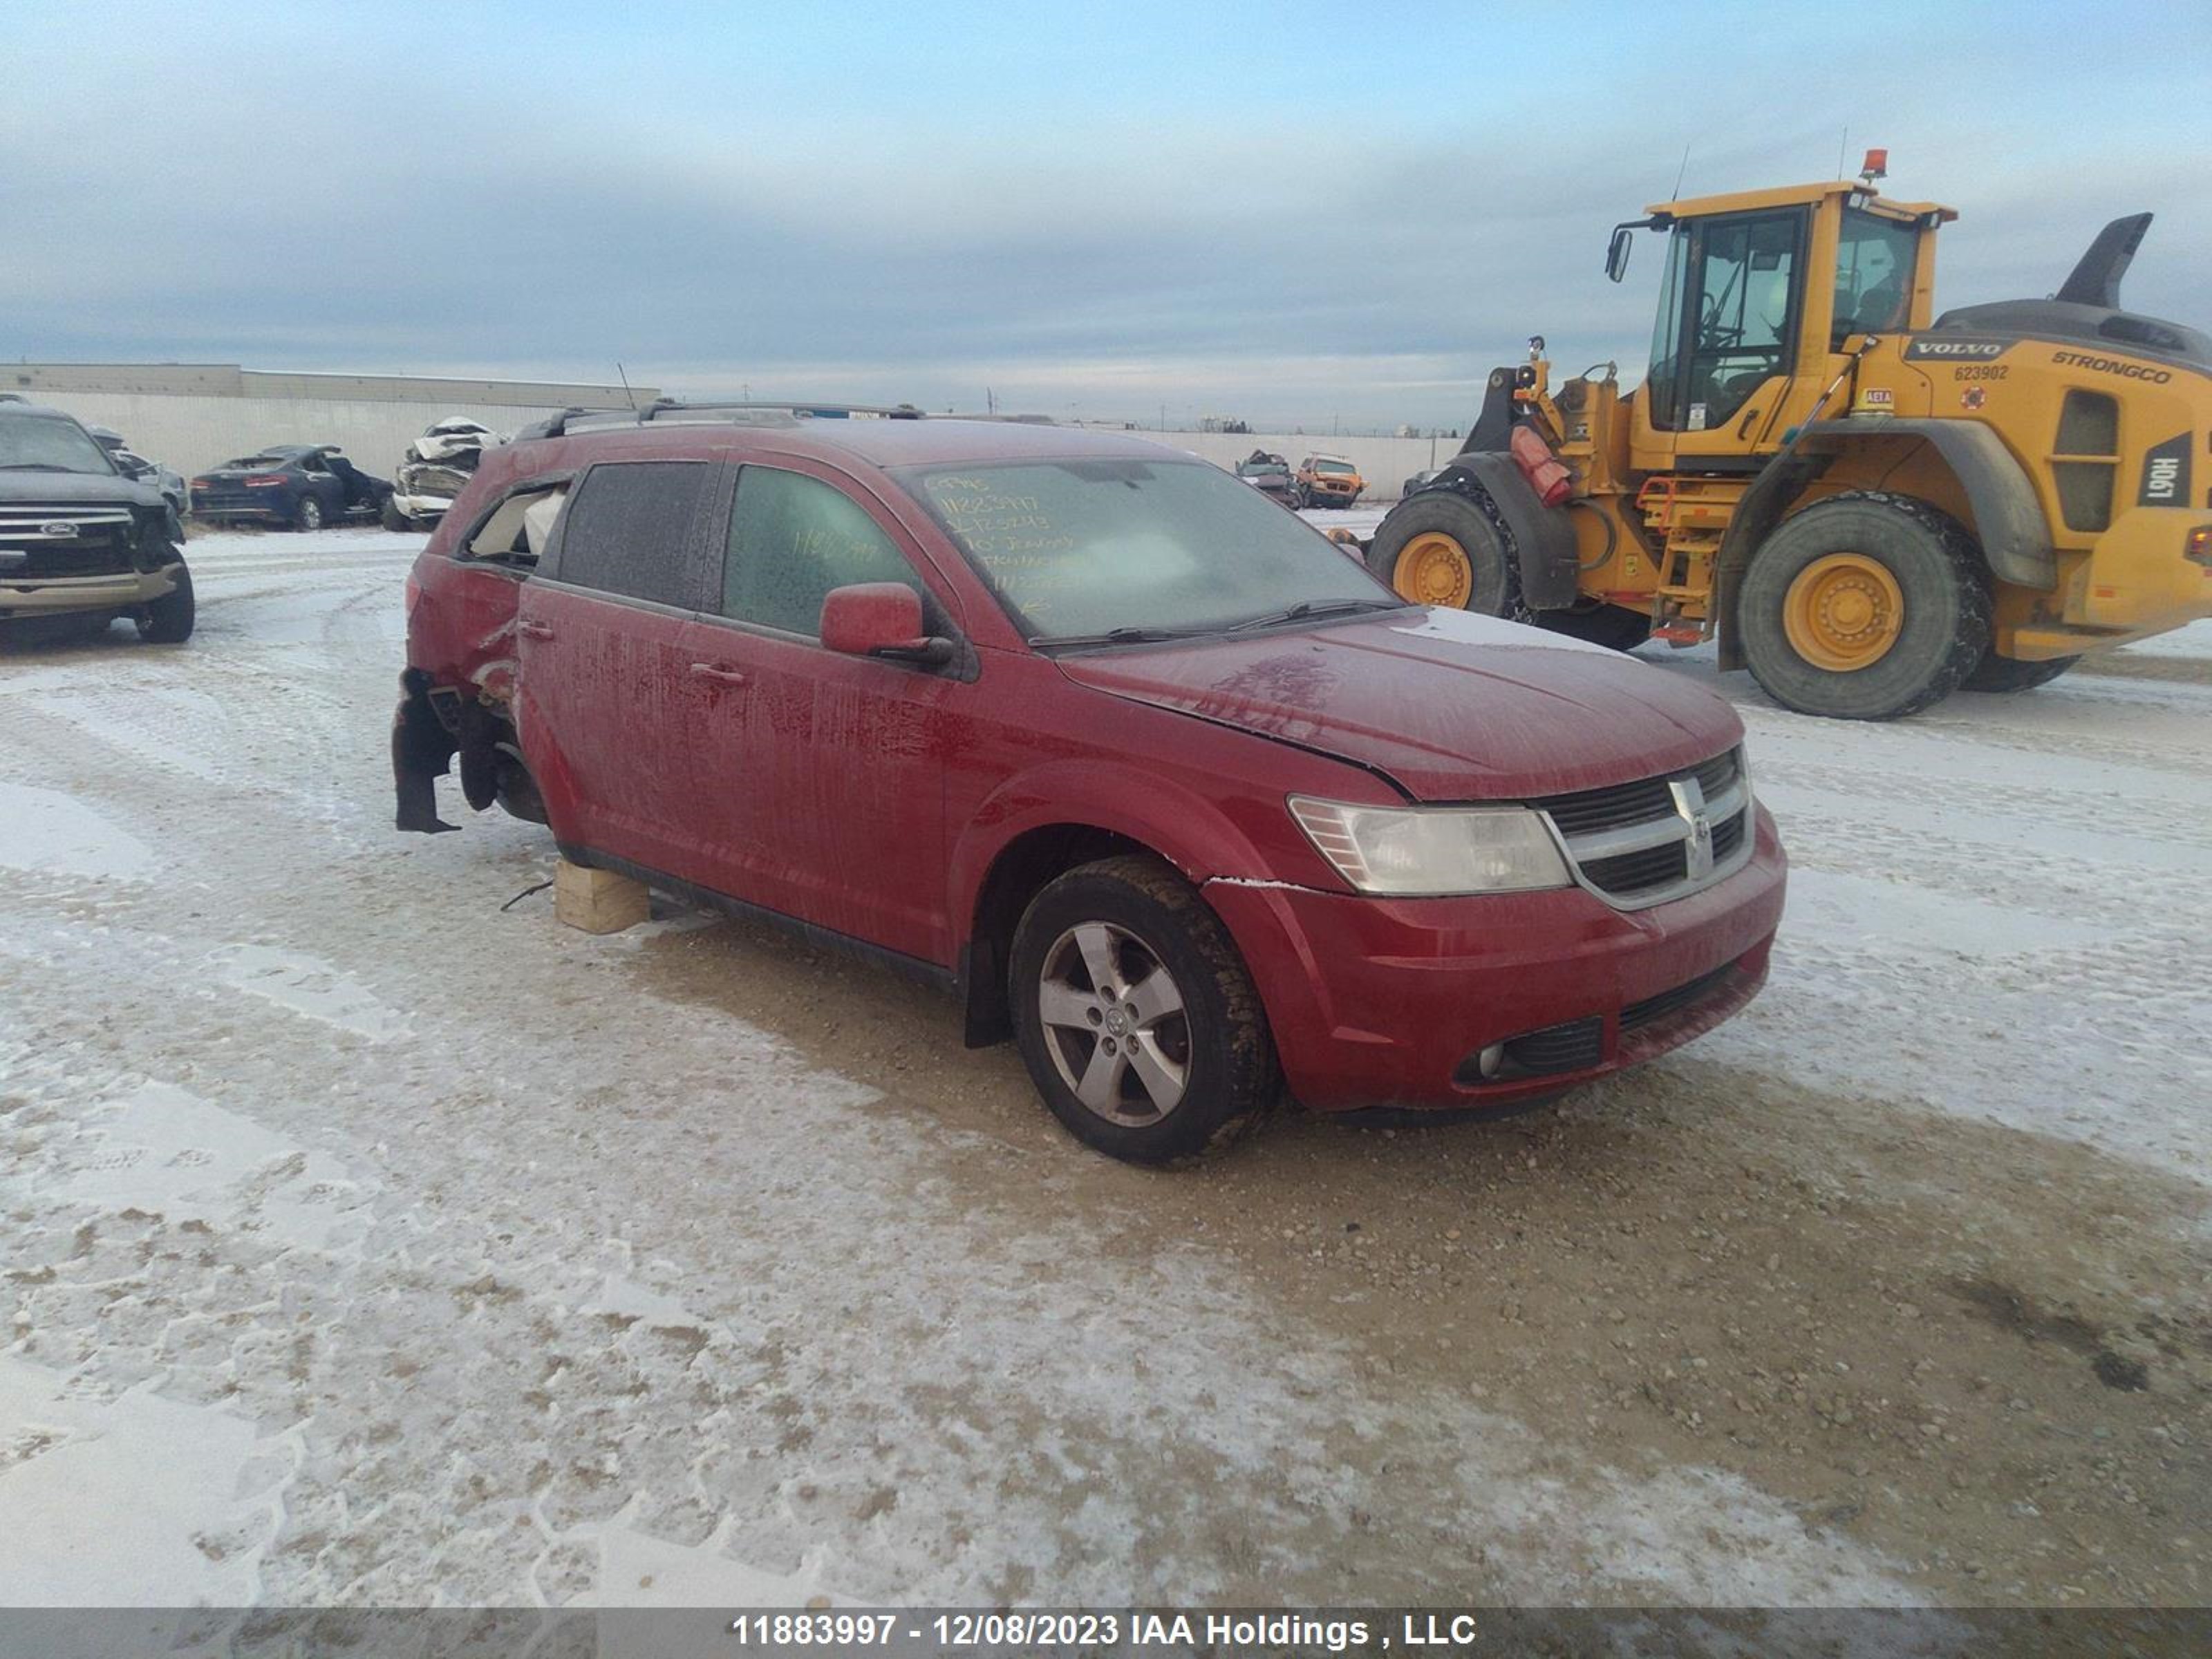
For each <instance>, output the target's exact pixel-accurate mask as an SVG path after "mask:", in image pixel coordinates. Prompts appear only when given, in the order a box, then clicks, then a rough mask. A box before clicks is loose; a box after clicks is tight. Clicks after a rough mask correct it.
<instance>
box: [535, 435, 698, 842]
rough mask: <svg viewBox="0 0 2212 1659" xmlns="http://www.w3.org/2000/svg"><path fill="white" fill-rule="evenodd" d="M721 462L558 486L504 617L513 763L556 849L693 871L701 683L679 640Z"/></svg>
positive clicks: (648, 464)
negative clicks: (552, 525)
mask: <svg viewBox="0 0 2212 1659" xmlns="http://www.w3.org/2000/svg"><path fill="white" fill-rule="evenodd" d="M722 471H723V469H722V468H721V467H720V465H719V464H717V463H715V462H712V461H699V460H650V461H602V462H600V463H599V464H598V465H594V466H592V467H591V468H590V469H589V470H587V471H585V472H584V473H583V474H582V475H581V476H580V477H578V479H577V480H576V482H575V483H574V484H573V485H572V486H571V487H570V490H569V497H568V507H567V509H566V511H565V512H564V513H562V517H561V519H560V520H559V523H558V526H557V527H556V530H555V532H554V534H553V538H552V542H551V544H550V546H549V547H548V548H547V549H546V550H545V553H544V556H543V557H542V558H541V559H540V561H539V562H538V568H537V569H536V570H535V571H534V572H532V574H531V576H530V578H529V580H526V581H525V582H524V583H523V584H522V592H521V595H520V604H519V605H518V607H517V613H516V617H515V635H516V640H515V654H516V661H517V665H518V666H517V671H516V687H517V690H516V697H515V709H516V714H517V720H516V724H517V726H518V727H519V728H520V735H521V738H522V750H523V757H524V759H525V761H526V763H528V765H529V767H530V772H531V776H532V778H533V779H534V780H535V781H537V784H538V791H539V793H541V794H542V795H543V796H544V800H545V806H546V813H547V817H548V819H549V821H550V823H551V825H552V828H553V832H554V835H555V836H556V837H557V838H558V839H559V841H560V842H561V843H562V845H563V846H564V847H580V848H589V849H591V850H592V851H593V852H598V853H602V854H613V855H615V856H616V857H617V858H619V859H623V860H628V861H629V862H630V863H633V864H637V865H642V866H645V867H647V869H649V870H653V871H659V872H665V873H668V874H671V875H675V876H679V877H683V878H687V879H696V878H697V872H698V862H699V860H698V848H699V844H700V836H701V826H700V824H699V823H698V822H697V819H696V815H695V813H694V810H693V801H692V798H691V797H692V792H691V763H690V753H689V743H688V738H690V734H691V733H692V732H695V731H696V728H697V726H698V722H699V720H700V719H701V717H702V700H703V694H704V690H705V686H706V684H707V682H706V681H704V680H703V679H702V678H700V677H699V676H697V675H695V674H693V673H692V672H691V671H690V658H689V657H688V656H686V654H685V652H684V629H685V627H686V625H687V624H688V623H689V622H690V619H691V617H693V615H694V614H695V613H696V611H698V610H699V608H700V606H701V605H702V603H703V602H704V600H705V599H706V597H707V595H708V591H709V589H710V587H711V586H712V585H713V584H714V580H716V578H717V576H718V574H719V559H718V558H717V557H716V555H718V554H719V548H717V547H714V545H713V544H710V543H709V542H708V538H707V535H708V521H709V519H710V518H711V517H712V513H711V507H712V503H713V502H714V500H715V498H716V496H717V495H718V493H719V490H718V486H719V484H720V481H721V476H722Z"/></svg>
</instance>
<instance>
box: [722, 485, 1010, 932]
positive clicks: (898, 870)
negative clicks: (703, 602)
mask: <svg viewBox="0 0 2212 1659" xmlns="http://www.w3.org/2000/svg"><path fill="white" fill-rule="evenodd" d="M926 568H927V561H926V559H924V558H923V557H922V556H921V553H920V550H919V549H918V548H915V546H914V545H913V544H912V541H911V538H910V536H909V535H908V532H907V531H906V530H905V528H904V527H903V526H901V525H899V524H898V523H897V521H896V520H895V519H893V518H892V517H891V516H890V513H888V512H886V511H884V508H883V507H882V505H881V504H880V503H879V502H876V501H873V500H872V499H871V498H868V497H866V495H864V493H862V492H861V491H860V489H859V488H858V486H854V485H851V484H849V483H845V482H842V481H833V480H832V479H831V478H829V477H819V476H813V475H811V474H810V473H809V472H805V471H797V470H794V469H787V468H784V467H781V466H778V467H769V466H758V465H747V466H745V467H744V468H743V469H742V470H741V471H739V473H738V487H737V494H736V499H735V501H734V504H733V506H732V510H731V514H730V521H729V528H728V533H727V536H726V542H725V547H724V554H723V567H722V570H723V574H722V582H721V587H720V592H719V593H717V594H716V595H715V596H714V599H713V601H712V603H711V604H710V605H709V606H708V612H709V614H707V615H704V616H702V617H699V618H698V619H697V620H696V621H695V622H694V623H693V624H692V626H691V629H690V632H689V634H688V635H687V636H686V638H687V641H689V646H690V654H691V656H692V657H693V659H694V660H695V661H696V662H697V663H699V664H701V665H702V666H704V667H705V668H706V669H707V670H708V671H710V672H712V673H714V674H715V675H716V676H718V677H719V678H716V679H714V681H712V682H711V684H714V687H715V690H714V692H713V694H712V695H711V697H710V701H709V704H708V708H707V710H706V716H705V720H704V722H703V726H702V734H701V738H700V739H699V742H698V745H697V757H696V773H697V779H698V784H697V793H698V799H699V806H700V811H701V812H702V814H703V815H705V817H707V819H708V822H709V823H710V825H711V830H710V837H709V844H708V847H707V848H705V856H706V858H707V859H708V862H709V865H710V866H711V867H712V868H713V869H714V872H715V873H714V877H713V878H711V884H712V885H714V886H715V887H718V888H720V890H722V891H724V892H726V893H729V894H731V895H732V896H736V897H738V898H741V899H744V900H746V901H747V902H751V903H755V904H759V905H763V906H764V907H766V908H770V909H774V910H778V911H781V912H782V913H784V914H785V915H792V916H796V917H799V919H800V920H802V921H809V922H811V923H813V924H815V925H816V926H817V927H824V928H828V929H830V930H832V931H833V932H836V933H842V934H846V935H848V936H850V937H853V938H855V939H862V940H865V941H866V942H867V943H869V944H872V945H880V946H882V947H884V948H885V949H887V950H890V951H896V952H897V953H898V954H900V955H902V956H906V957H915V958H917V959H920V960H921V961H924V962H928V963H934V964H937V965H939V966H950V965H951V957H952V951H951V943H950V939H951V929H950V928H949V927H948V926H947V921H946V915H945V826H944V798H945V770H944V764H943V744H944V741H945V715H946V711H947V709H948V707H949V706H950V705H951V703H952V702H954V701H955V700H956V699H957V698H958V697H960V696H962V695H963V694H964V693H965V691H966V690H967V686H966V684H965V683H964V682H963V680H962V679H961V678H959V671H958V670H957V669H932V668H927V667H921V666H918V665H909V664H904V663H895V662H890V661H885V660H880V659H873V658H862V657H853V656H846V655H843V654H842V653H836V652H833V651H829V650H825V649H824V648H823V645H822V642H821V639H820V637H819V629H820V621H821V616H822V600H823V596H824V595H825V594H827V593H828V592H829V590H830V589H832V588H834V587H842V586H848V585H850V584H852V583H855V582H871V581H896V582H904V583H906V584H907V585H908V586H911V587H913V588H915V590H916V591H917V592H920V593H921V595H922V606H923V611H924V614H925V616H926V617H929V618H930V623H929V625H930V626H931V627H933V628H934V629H937V630H938V631H939V632H952V631H955V629H956V624H955V621H954V619H953V618H952V617H951V615H950V614H949V613H948V611H947V610H946V608H945V599H944V598H943V596H942V595H941V594H939V593H938V592H935V591H934V590H933V586H932V585H931V583H930V582H929V581H927V580H925V578H924V575H923V571H924V570H925V569H926Z"/></svg>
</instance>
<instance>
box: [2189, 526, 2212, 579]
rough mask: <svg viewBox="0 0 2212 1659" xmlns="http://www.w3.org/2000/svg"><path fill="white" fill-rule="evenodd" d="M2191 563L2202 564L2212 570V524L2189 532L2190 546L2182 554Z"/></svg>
mask: <svg viewBox="0 0 2212 1659" xmlns="http://www.w3.org/2000/svg"><path fill="white" fill-rule="evenodd" d="M2182 557H2183V558H2185V559H2186V560H2188V561H2189V562H2190V563H2191V564H2201V565H2203V567H2204V568H2205V569H2206V570H2208V571H2212V525H2205V526H2203V527H2202V528H2200V529H2197V530H2192V531H2191V532H2189V546H2188V548H2187V550H2185V552H2184V553H2183V554H2182Z"/></svg>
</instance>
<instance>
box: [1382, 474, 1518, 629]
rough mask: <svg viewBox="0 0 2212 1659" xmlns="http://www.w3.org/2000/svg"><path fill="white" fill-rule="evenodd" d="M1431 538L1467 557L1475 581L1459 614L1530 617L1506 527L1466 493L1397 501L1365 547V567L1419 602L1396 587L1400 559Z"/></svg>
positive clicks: (1408, 595)
mask: <svg viewBox="0 0 2212 1659" xmlns="http://www.w3.org/2000/svg"><path fill="white" fill-rule="evenodd" d="M1433 535H1443V536H1449V537H1450V538H1451V539H1452V540H1453V541H1455V542H1456V543H1457V544H1459V547H1460V550H1461V551H1462V552H1463V553H1464V554H1465V555H1466V556H1467V562H1468V568H1469V570H1470V572H1471V574H1472V576H1473V580H1472V582H1471V584H1470V586H1469V588H1468V599H1467V603H1466V604H1465V605H1462V606H1461V607H1460V608H1461V609H1462V610H1463V611H1477V612H1479V613H1480V614H1481V615H1483V616H1486V617H1526V616H1527V615H1528V610H1527V607H1526V606H1524V605H1522V601H1521V571H1520V568H1519V566H1518V564H1517V562H1516V560H1515V558H1514V555H1513V547H1512V544H1511V543H1510V541H1509V540H1508V539H1507V538H1506V534H1505V531H1504V526H1501V525H1499V524H1498V521H1497V520H1495V519H1493V518H1492V516H1491V514H1490V511H1489V504H1488V503H1487V502H1486V501H1482V500H1481V499H1480V498H1479V497H1477V496H1476V495H1474V494H1473V493H1472V492H1470V491H1467V490H1462V489H1433V488H1432V489H1425V490H1423V491H1422V492H1421V493H1420V494H1419V495H1414V496H1411V497H1408V498H1407V500H1405V501H1401V502H1399V503H1398V505H1397V506H1395V507H1392V508H1391V509H1390V511H1389V514H1388V515H1387V516H1385V517H1384V519H1383V525H1382V527H1381V528H1380V529H1378V530H1377V531H1376V532H1375V539H1374V540H1373V541H1371V542H1370V543H1369V544H1368V545H1367V568H1369V569H1370V570H1371V571H1373V572H1374V573H1375V574H1376V575H1377V576H1380V577H1381V578H1382V579H1383V580H1384V581H1386V582H1388V583H1389V585H1390V587H1391V590H1392V591H1393V592H1396V593H1398V594H1399V595H1400V596H1401V598H1404V599H1415V600H1417V601H1418V600H1419V593H1418V592H1407V589H1405V588H1401V587H1400V586H1398V562H1399V556H1401V554H1403V553H1404V552H1405V550H1407V548H1408V547H1411V546H1413V544H1414V543H1415V542H1416V541H1418V540H1419V539H1420V538H1423V537H1426V536H1433ZM1408 580H1409V582H1410V581H1411V577H1410V575H1409V577H1408Z"/></svg>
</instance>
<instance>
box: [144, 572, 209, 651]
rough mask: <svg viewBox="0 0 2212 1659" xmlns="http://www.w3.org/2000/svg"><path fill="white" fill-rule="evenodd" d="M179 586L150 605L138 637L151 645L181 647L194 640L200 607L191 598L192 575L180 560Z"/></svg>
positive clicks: (146, 610) (145, 612)
mask: <svg viewBox="0 0 2212 1659" xmlns="http://www.w3.org/2000/svg"><path fill="white" fill-rule="evenodd" d="M174 568H175V570H176V576H177V585H176V586H174V587H173V588H171V589H170V590H169V591H168V592H166V593H164V594H162V595H161V598H160V599H155V601H154V602H153V603H152V604H150V605H148V606H147V607H146V609H145V611H143V613H142V614H141V615H140V616H139V617H138V637H139V638H140V639H142V640H143V641H146V642H147V643H148V644H149V645H182V644H183V643H184V642H185V641H186V640H188V639H190V638H191V636H192V623H193V621H194V619H195V618H196V617H197V613H198V606H197V604H196V602H195V601H194V600H193V598H192V573H191V571H189V570H187V569H185V563H184V561H183V560H181V559H179V560H178V561H177V563H176V565H175V567H174Z"/></svg>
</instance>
